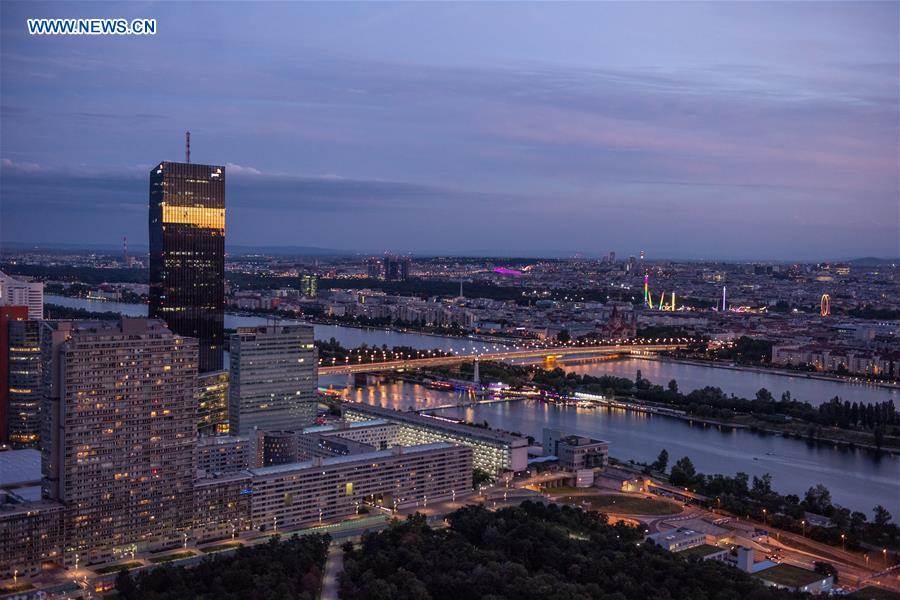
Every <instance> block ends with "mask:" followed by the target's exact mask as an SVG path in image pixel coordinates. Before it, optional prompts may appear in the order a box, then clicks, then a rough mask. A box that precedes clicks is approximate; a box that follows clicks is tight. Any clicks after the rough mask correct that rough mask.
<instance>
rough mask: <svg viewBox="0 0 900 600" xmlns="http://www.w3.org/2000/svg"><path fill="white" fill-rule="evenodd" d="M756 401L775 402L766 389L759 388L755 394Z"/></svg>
mask: <svg viewBox="0 0 900 600" xmlns="http://www.w3.org/2000/svg"><path fill="white" fill-rule="evenodd" d="M756 400H757V402H775V398H774V397H773V396H772V392H770V391H769V390H767V389H766V388H759V391H757V392H756Z"/></svg>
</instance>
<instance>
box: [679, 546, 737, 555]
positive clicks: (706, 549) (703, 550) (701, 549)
mask: <svg viewBox="0 0 900 600" xmlns="http://www.w3.org/2000/svg"><path fill="white" fill-rule="evenodd" d="M719 552H728V549H727V548H719V547H718V546H713V545H712V544H700V545H699V546H694V547H693V548H688V549H687V550H681V551H680V552H678V553H677V554H678V556H683V557H685V558H706V557H707V556H710V555H712V554H718V553H719Z"/></svg>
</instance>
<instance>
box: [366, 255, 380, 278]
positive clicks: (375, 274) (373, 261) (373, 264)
mask: <svg viewBox="0 0 900 600" xmlns="http://www.w3.org/2000/svg"><path fill="white" fill-rule="evenodd" d="M383 267H384V265H383V264H382V262H381V261H380V260H378V259H377V258H368V259H366V277H368V278H369V279H381V278H382V269H383Z"/></svg>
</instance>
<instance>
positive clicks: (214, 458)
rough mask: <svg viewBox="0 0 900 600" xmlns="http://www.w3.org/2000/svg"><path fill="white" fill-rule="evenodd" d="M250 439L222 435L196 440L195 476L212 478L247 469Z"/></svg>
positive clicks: (248, 465)
mask: <svg viewBox="0 0 900 600" xmlns="http://www.w3.org/2000/svg"><path fill="white" fill-rule="evenodd" d="M250 466H251V465H250V439H249V438H248V437H245V436H229V435H222V436H216V437H204V438H199V439H198V440H197V476H198V477H212V476H213V475H217V474H225V473H235V472H237V471H242V470H244V469H247V468H249V467H250Z"/></svg>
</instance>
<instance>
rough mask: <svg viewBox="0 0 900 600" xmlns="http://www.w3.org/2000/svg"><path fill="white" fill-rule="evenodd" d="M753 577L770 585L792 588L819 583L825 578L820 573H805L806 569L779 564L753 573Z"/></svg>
mask: <svg viewBox="0 0 900 600" xmlns="http://www.w3.org/2000/svg"><path fill="white" fill-rule="evenodd" d="M754 576H755V577H759V578H760V579H765V580H766V581H771V582H772V583H777V584H779V585H785V586H788V587H792V588H800V587H803V586H804V585H809V584H811V583H815V582H817V581H821V580H823V579H825V577H826V576H825V575H822V574H821V573H816V572H814V571H807V570H806V569H801V568H800V567H795V566H793V565H785V564H780V565H778V566H775V567H769V568H768V569H763V570H762V571H759V572H758V573H754Z"/></svg>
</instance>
